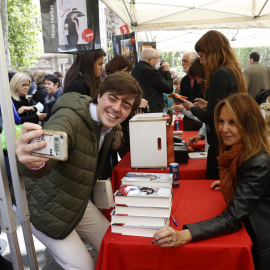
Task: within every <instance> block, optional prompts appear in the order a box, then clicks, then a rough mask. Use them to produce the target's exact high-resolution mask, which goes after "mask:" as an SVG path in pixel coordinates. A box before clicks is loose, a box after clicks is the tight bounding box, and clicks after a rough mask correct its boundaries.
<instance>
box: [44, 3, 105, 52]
mask: <svg viewBox="0 0 270 270" xmlns="http://www.w3.org/2000/svg"><path fill="white" fill-rule="evenodd" d="M40 7H41V19H42V30H43V41H44V52H45V53H54V52H65V53H67V52H76V51H87V50H95V49H101V44H100V31H99V6H98V0H40Z"/></svg>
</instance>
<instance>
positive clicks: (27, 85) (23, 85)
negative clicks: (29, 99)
mask: <svg viewBox="0 0 270 270" xmlns="http://www.w3.org/2000/svg"><path fill="white" fill-rule="evenodd" d="M21 86H22V87H27V88H28V87H29V86H30V84H26V83H24V84H22V85H21Z"/></svg>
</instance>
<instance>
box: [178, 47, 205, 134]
mask: <svg viewBox="0 0 270 270" xmlns="http://www.w3.org/2000/svg"><path fill="white" fill-rule="evenodd" d="M197 57H198V56H197V54H196V53H195V52H188V53H185V54H184V55H183V59H182V67H183V71H184V72H186V75H185V76H184V77H183V78H182V81H181V86H180V89H181V90H180V93H181V95H183V96H186V97H187V98H188V100H189V101H190V102H194V99H195V98H203V94H202V92H201V85H200V84H198V83H197V80H196V79H195V78H192V77H190V76H189V73H188V72H189V68H190V66H191V64H192V62H193V61H194V60H195V59H196V58H197ZM183 125H184V130H187V131H191V130H193V131H194V130H199V129H200V128H201V127H202V123H201V122H198V121H195V120H193V119H191V118H189V117H187V116H185V117H184V119H183Z"/></svg>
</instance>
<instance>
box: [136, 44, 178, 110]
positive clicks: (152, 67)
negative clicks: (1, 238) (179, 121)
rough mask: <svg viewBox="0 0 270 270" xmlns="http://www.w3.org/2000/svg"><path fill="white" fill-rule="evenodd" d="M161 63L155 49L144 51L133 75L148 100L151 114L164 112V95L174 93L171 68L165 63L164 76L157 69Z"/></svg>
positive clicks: (163, 66)
mask: <svg viewBox="0 0 270 270" xmlns="http://www.w3.org/2000/svg"><path fill="white" fill-rule="evenodd" d="M158 62H159V58H158V51H157V50H156V49H153V48H147V49H144V50H143V52H142V54H141V60H140V62H139V63H138V64H137V65H136V66H135V67H134V69H133V70H132V72H131V75H132V76H133V77H134V78H135V79H137V80H138V82H139V83H140V86H141V88H142V90H143V98H144V99H146V100H148V104H149V112H150V113H154V112H162V111H163V109H164V100H163V93H165V94H170V93H172V92H173V79H172V76H171V72H170V66H169V64H168V63H167V62H163V63H162V65H161V67H162V70H163V74H162V75H161V73H160V72H159V71H158V70H157V69H156V66H157V64H158Z"/></svg>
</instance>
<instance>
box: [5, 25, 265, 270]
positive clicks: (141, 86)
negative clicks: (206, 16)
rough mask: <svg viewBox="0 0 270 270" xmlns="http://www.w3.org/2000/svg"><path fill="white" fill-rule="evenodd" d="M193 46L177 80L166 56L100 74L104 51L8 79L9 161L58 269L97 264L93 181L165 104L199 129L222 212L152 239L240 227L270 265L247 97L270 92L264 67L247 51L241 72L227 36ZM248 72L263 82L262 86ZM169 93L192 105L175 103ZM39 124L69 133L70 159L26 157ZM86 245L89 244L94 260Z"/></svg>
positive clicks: (258, 148)
mask: <svg viewBox="0 0 270 270" xmlns="http://www.w3.org/2000/svg"><path fill="white" fill-rule="evenodd" d="M195 51H196V52H192V51H191V52H187V53H185V54H184V55H183V59H182V67H183V71H184V72H185V73H186V75H185V76H184V77H183V78H182V77H179V76H177V71H176V69H170V67H169V64H168V63H167V62H165V61H163V62H161V63H160V65H159V66H157V65H158V62H159V55H158V51H157V50H156V49H153V48H146V49H144V51H143V52H142V53H141V60H140V61H139V63H138V64H137V65H136V66H135V67H133V65H132V63H131V62H130V61H129V60H128V59H127V58H126V57H124V56H121V55H117V56H115V57H114V58H113V59H111V60H110V61H109V62H108V63H107V64H106V66H105V72H104V71H103V65H104V61H105V60H104V59H105V56H106V53H105V52H104V51H103V50H102V49H100V50H94V51H87V52H78V53H77V56H76V58H75V60H74V63H73V64H72V66H71V67H70V69H69V70H68V72H67V74H66V75H65V77H64V78H63V76H62V74H60V73H59V72H56V73H55V74H48V73H45V72H43V71H39V72H37V73H36V74H33V75H34V76H33V78H31V76H30V75H29V74H27V73H22V72H17V73H10V74H9V76H10V91H11V97H12V103H13V108H14V117H15V122H16V124H23V125H22V129H21V134H20V137H19V139H18V140H17V141H16V155H17V158H18V169H19V172H20V173H21V174H22V175H23V176H24V179H25V187H26V191H27V199H28V206H29V211H30V217H31V226H32V232H33V234H34V235H35V236H36V237H37V238H38V239H39V240H40V241H41V242H42V243H43V244H44V245H45V246H46V248H48V250H49V251H50V252H51V254H52V255H53V257H54V258H55V260H56V261H57V262H58V263H59V265H60V266H61V267H63V268H64V269H94V267H95V262H96V259H97V255H98V251H99V248H100V244H101V241H102V238H103V236H104V234H105V232H106V230H107V228H108V226H109V223H108V221H107V219H106V218H105V217H104V216H103V214H102V213H101V212H100V211H99V209H98V208H97V207H96V206H95V205H94V202H93V201H92V200H91V195H92V189H93V186H94V185H95V182H96V181H97V179H107V178H109V177H110V175H111V172H112V169H113V167H114V166H115V165H116V164H117V161H118V158H117V154H119V155H120V157H123V156H124V155H125V154H126V153H127V152H129V150H130V147H129V128H128V120H129V119H130V117H132V115H134V114H135V113H149V112H150V113H153V112H154V113H155V112H163V110H164V108H165V107H167V108H169V109H171V110H172V111H173V112H176V113H180V112H181V113H182V114H183V115H184V120H183V122H184V130H195V131H198V135H197V136H196V137H192V138H190V141H189V143H190V144H196V143H197V142H198V140H202V139H205V140H207V142H208V144H209V148H208V156H207V167H206V177H207V179H213V180H214V181H213V183H212V184H211V186H210V188H211V189H215V190H217V191H221V193H222V195H223V197H224V200H225V202H226V203H227V207H226V209H225V210H224V211H223V212H222V213H221V214H220V215H218V216H217V217H214V218H212V219H209V220H206V221H201V222H197V223H194V224H186V225H184V227H183V229H182V230H174V229H173V228H172V227H166V228H163V229H161V230H159V231H158V232H157V233H156V234H155V235H154V237H155V239H156V244H158V245H159V246H161V247H173V246H179V245H184V244H186V243H188V242H190V241H199V240H203V239H207V238H210V237H215V236H218V235H224V234H228V233H232V232H235V231H237V230H240V229H241V228H242V223H243V224H244V225H245V227H246V230H247V232H248V233H249V235H250V237H251V239H252V241H253V247H252V254H253V259H254V265H255V269H256V270H258V269H259V270H266V269H268V267H269V264H270V255H269V252H268V251H269V249H270V239H269V237H268V236H267V235H268V234H267V229H268V228H269V227H268V226H270V215H269V210H268V209H270V203H269V202H270V184H269V179H270V143H269V128H268V126H267V124H266V122H265V120H264V118H263V116H262V114H261V112H260V108H259V105H258V104H257V103H256V102H255V100H254V98H255V97H256V95H257V94H258V93H259V92H260V90H261V89H270V76H269V73H268V72H269V71H268V70H269V68H266V67H263V66H260V65H261V64H259V63H258V61H259V56H258V53H255V52H254V53H252V54H250V59H251V60H250V64H251V66H250V67H248V68H247V69H246V70H244V72H243V71H242V70H241V66H240V64H239V62H238V61H237V59H236V56H235V54H234V52H233V49H232V48H231V46H230V43H229V41H228V39H227V38H226V37H225V36H224V35H223V34H221V33H220V32H218V31H213V30H211V31H208V32H207V33H206V34H204V35H203V36H202V37H201V38H200V39H199V40H198V41H197V42H196V44H195ZM257 68H260V70H259V71H258V69H257ZM254 70H256V72H258V73H260V75H261V76H262V77H261V78H262V79H260V83H259V82H258V81H259V80H258V79H257V77H256V76H257V75H254V74H255V71H254ZM102 72H103V75H104V78H103V77H102V78H101V74H102ZM262 82H263V83H262ZM171 93H177V94H180V95H182V96H185V97H187V98H186V99H185V98H181V97H180V101H181V102H174V101H173V100H172V99H170V98H169V97H168V95H169V94H171ZM43 127H44V128H46V129H52V130H57V131H64V132H66V133H67V135H68V153H69V156H68V159H67V160H66V161H64V162H63V161H52V160H50V159H48V158H44V157H37V156H33V155H31V152H32V151H34V150H37V149H40V148H42V147H43V146H44V145H45V142H43V141H41V142H37V143H33V144H29V141H30V140H31V139H34V138H37V137H39V136H41V135H42V134H43ZM71 202H72V204H71ZM82 240H83V241H85V242H87V243H88V244H89V245H91V246H92V248H93V252H92V253H91V255H90V254H89V252H88V251H87V249H86V247H85V246H84V244H83V242H82ZM78 258H80V259H78Z"/></svg>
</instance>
